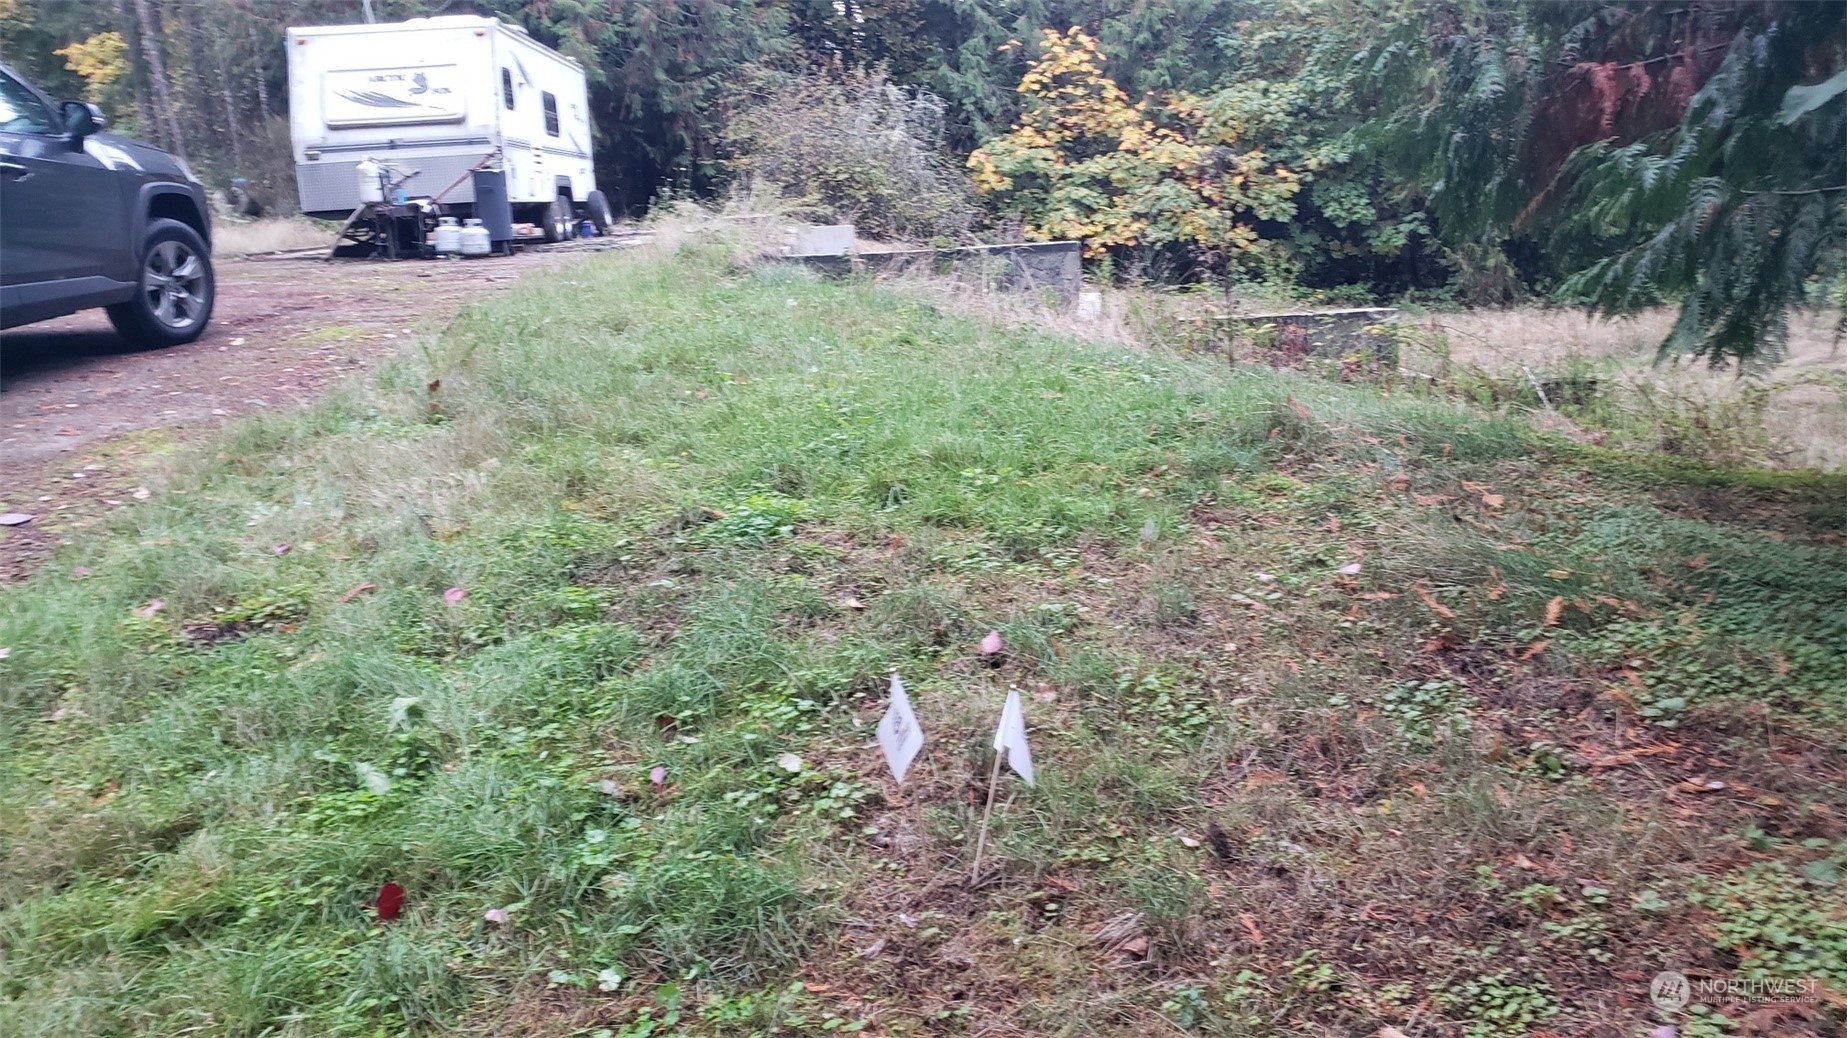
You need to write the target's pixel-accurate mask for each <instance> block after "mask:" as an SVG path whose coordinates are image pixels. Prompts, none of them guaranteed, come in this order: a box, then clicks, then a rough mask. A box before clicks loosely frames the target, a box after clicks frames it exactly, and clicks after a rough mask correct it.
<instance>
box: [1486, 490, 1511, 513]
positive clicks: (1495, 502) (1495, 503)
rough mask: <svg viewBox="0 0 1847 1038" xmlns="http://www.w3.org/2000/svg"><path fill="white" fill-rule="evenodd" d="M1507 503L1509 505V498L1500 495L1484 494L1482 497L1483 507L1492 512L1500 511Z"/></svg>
mask: <svg viewBox="0 0 1847 1038" xmlns="http://www.w3.org/2000/svg"><path fill="white" fill-rule="evenodd" d="M1506 503H1507V498H1506V497H1504V496H1502V495H1500V494H1483V495H1482V496H1481V505H1482V507H1483V508H1486V509H1488V510H1490V511H1493V510H1495V509H1498V508H1500V507H1501V506H1502V505H1504V504H1506Z"/></svg>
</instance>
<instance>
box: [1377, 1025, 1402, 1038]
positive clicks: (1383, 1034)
mask: <svg viewBox="0 0 1847 1038" xmlns="http://www.w3.org/2000/svg"><path fill="white" fill-rule="evenodd" d="M1377 1038H1405V1033H1404V1032H1403V1031H1400V1030H1399V1029H1398V1028H1396V1027H1392V1026H1390V1025H1389V1024H1388V1025H1387V1026H1385V1027H1381V1028H1379V1034H1378V1036H1377Z"/></svg>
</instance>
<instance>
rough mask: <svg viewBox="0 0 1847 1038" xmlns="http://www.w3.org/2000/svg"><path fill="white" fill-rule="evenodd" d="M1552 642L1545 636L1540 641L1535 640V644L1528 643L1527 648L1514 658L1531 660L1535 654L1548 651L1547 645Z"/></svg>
mask: <svg viewBox="0 0 1847 1038" xmlns="http://www.w3.org/2000/svg"><path fill="white" fill-rule="evenodd" d="M1550 644H1552V642H1551V641H1549V640H1548V639H1545V638H1541V639H1539V640H1538V641H1536V642H1534V643H1533V644H1531V645H1528V646H1527V647H1526V648H1525V649H1523V650H1521V652H1520V655H1518V656H1516V657H1514V658H1515V659H1517V660H1530V659H1532V658H1533V657H1534V656H1537V655H1539V654H1540V653H1542V652H1544V651H1546V646H1548V645H1550Z"/></svg>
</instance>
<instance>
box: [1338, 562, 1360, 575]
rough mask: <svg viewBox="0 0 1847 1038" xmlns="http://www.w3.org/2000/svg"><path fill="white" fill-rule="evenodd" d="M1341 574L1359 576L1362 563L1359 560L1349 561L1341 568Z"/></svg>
mask: <svg viewBox="0 0 1847 1038" xmlns="http://www.w3.org/2000/svg"><path fill="white" fill-rule="evenodd" d="M1340 575H1341V576H1343V577H1357V576H1359V575H1360V564H1359V563H1357V562H1349V563H1347V564H1346V565H1345V566H1342V567H1341V568H1340Z"/></svg>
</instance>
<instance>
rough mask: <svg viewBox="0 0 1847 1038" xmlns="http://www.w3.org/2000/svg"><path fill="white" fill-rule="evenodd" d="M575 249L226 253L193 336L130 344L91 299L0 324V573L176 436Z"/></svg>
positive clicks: (125, 501) (295, 397)
mask: <svg viewBox="0 0 1847 1038" xmlns="http://www.w3.org/2000/svg"><path fill="white" fill-rule="evenodd" d="M585 244H589V243H585ZM598 244H602V243H601V242H599V243H598ZM580 258H581V253H580V252H574V251H563V252H534V251H530V250H529V251H526V252H523V253H521V254H520V255H518V256H516V257H514V258H512V259H493V260H481V261H460V260H457V261H448V262H404V263H382V262H368V261H363V260H345V261H338V262H334V263H325V262H321V261H318V260H314V259H304V258H297V259H271V258H250V259H225V260H220V261H219V263H218V268H217V273H218V302H217V306H216V309H215V312H214V313H213V316H212V325H211V327H210V329H208V330H207V332H206V334H205V336H204V337H203V338H201V339H200V340H199V341H198V342H194V343H191V344H189V345H186V346H180V347H176V348H174V349H170V350H152V351H144V350H135V349H133V348H131V347H129V346H128V345H127V344H126V343H125V342H123V341H122V340H121V339H120V338H118V337H117V336H116V335H115V333H114V332H113V331H112V330H111V329H110V327H109V322H108V319H107V318H106V317H104V316H103V314H102V312H101V311H92V312H89V313H83V314H76V315H73V316H71V317H66V318H62V319H60V320H57V321H50V322H47V323H44V324H39V325H32V326H29V327H25V328H16V329H13V330H12V331H10V332H7V333H6V334H5V335H4V336H0V512H16V513H26V514H30V515H32V516H33V517H34V518H33V519H32V521H31V522H29V523H26V524H25V525H21V526H11V527H0V580H17V579H19V578H21V577H22V576H24V575H25V574H26V573H28V572H30V570H31V569H32V568H33V566H34V565H35V564H36V563H37V562H38V561H39V560H40V559H42V558H43V557H44V556H45V555H46V554H48V553H49V552H50V551H51V550H53V549H54V548H55V547H57V545H58V544H59V543H60V542H61V541H64V540H65V539H66V538H67V537H68V535H69V534H70V533H71V532H72V531H73V530H75V529H77V528H79V527H81V526H83V525H87V524H88V523H91V522H94V521H96V520H98V519H100V518H102V517H104V516H106V515H107V514H108V513H109V512H110V511H111V510H113V509H116V508H122V507H126V506H128V505H132V504H133V503H134V500H135V498H136V497H137V496H139V497H146V496H147V493H148V492H147V490H146V489H145V488H144V487H143V486H142V484H143V483H144V482H145V481H146V480H145V475H146V473H147V470H148V469H149V468H150V467H152V466H153V465H155V464H156V463H157V460H158V458H159V456H160V455H162V454H164V453H167V452H169V451H170V450H171V448H172V446H173V445H174V444H176V443H178V442H184V441H187V440H191V439H194V438H197V437H199V436H202V435H206V434H209V433H211V432H213V431H215V430H217V429H218V428H219V427H221V426H222V425H224V423H225V422H226V421H228V420H230V419H232V418H235V417H238V416H241V415H249V414H253V413H256V412H259V411H261V410H264V409H274V408H279V407H292V406H297V405H299V404H302V403H304V402H306V401H308V400H311V399H313V398H314V397H315V396H316V395H317V394H318V393H319V392H320V391H321V390H323V389H324V388H325V387H326V386H327V385H328V384H330V383H332V382H333V381H335V380H336V379H338V378H340V377H341V376H343V375H346V374H348V373H350V372H353V371H355V370H358V369H362V368H365V367H367V366H369V365H371V364H373V363H374V362H376V361H377V360H378V359H379V358H381V357H384V356H387V355H389V354H391V353H393V352H395V351H397V350H398V349H399V348H400V347H402V346H403V345H404V344H405V341H406V339H407V338H409V337H410V336H411V335H413V334H415V333H416V332H417V331H418V330H419V329H422V330H428V329H429V328H430V327H431V326H432V325H436V326H440V325H441V324H443V323H445V322H447V321H448V320H449V319H450V318H452V317H454V316H455V314H456V313H457V312H458V311H460V310H461V308H462V306H463V305H464V304H466V303H468V302H471V301H473V300H476V299H479V298H481V297H482V295H483V294H485V293H489V292H495V291H499V290H501V289H504V288H506V287H508V286H510V285H512V284H514V283H516V282H517V281H518V280H519V279H520V278H521V277H523V276H526V275H529V274H531V273H533V272H535V271H540V270H546V269H553V268H556V267H557V266H559V265H560V264H563V263H571V262H576V261H577V260H579V259H580Z"/></svg>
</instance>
